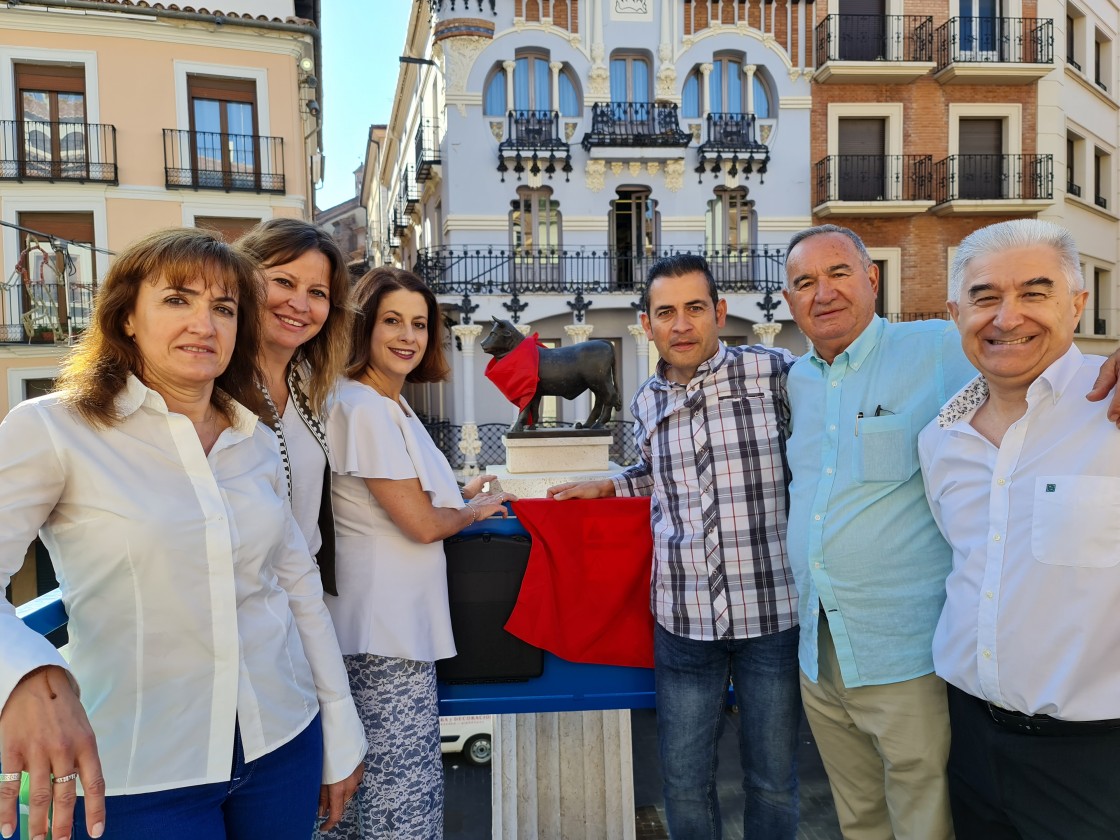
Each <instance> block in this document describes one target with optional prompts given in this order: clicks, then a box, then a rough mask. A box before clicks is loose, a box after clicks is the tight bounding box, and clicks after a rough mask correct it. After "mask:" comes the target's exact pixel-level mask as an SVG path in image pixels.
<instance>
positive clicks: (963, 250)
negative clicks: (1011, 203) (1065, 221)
mask: <svg viewBox="0 0 1120 840" xmlns="http://www.w3.org/2000/svg"><path fill="white" fill-rule="evenodd" d="M1033 245H1048V246H1050V247H1051V248H1053V249H1054V252H1055V253H1056V254H1057V256H1058V263H1059V265H1060V266H1061V268H1062V273H1063V274H1064V275H1065V277H1066V282H1067V283H1068V284H1069V290H1070V292H1078V291H1080V290H1081V289H1083V288H1085V278H1084V277H1083V276H1082V274H1081V255H1080V254H1079V253H1078V251H1077V243H1076V242H1074V240H1073V234H1071V233H1070V232H1069V231H1068V230H1066V229H1065V228H1063V227H1059V226H1058V225H1055V224H1052V223H1051V222H1044V221H1042V220H1041V219H1014V220H1013V221H1010V222H999V223H998V224H994V225H988V226H987V227H982V228H980V230H976V231H973V232H972V233H970V234H969V235H968V236H966V237H965V238H964V239H963V240H962V241H961V244H960V247H958V248H957V253H956V255H955V256H954V257H953V265H952V267H951V268H950V269H949V300H954V301H959V300H960V297H961V290H962V289H963V288H964V275H965V271H967V270H968V264H969V263H970V262H972V261H973V260H974V259H976V258H978V257H986V256H989V255H991V254H995V253H999V252H1000V251H1008V250H1010V249H1012V248H1029V247H1031V246H1033Z"/></svg>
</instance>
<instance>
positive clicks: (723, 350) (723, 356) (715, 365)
mask: <svg viewBox="0 0 1120 840" xmlns="http://www.w3.org/2000/svg"><path fill="white" fill-rule="evenodd" d="M726 361H727V345H726V344H724V343H723V342H722V341H721V342H720V343H719V346H718V347H717V348H716V352H715V355H714V356H712V357H711V358H710V359H708V360H707V361H705V362H701V363H700V364H699V366H697V368H696V373H694V374H692V381H696V380H697V379H702V378H704V377H705V376H707V375H708V374H710V373H714V372H715V371H717V370H719V369H720V368H721V367H723V363H724V362H726ZM668 370H669V365H668V364H666V362H665V360H664V359H659V360H658V362H657V378H656V379H654V381H653V382H652V383H651V385H652V387H654V388H658V389H660V390H662V391H668V390H669V389H670V388H673V387H678V388H683V387H685V386H684V385H681V384H680V383H677V382H671V381H670V380H669V379H668V378H667V377H666V376H665V374H666V373H667V372H668Z"/></svg>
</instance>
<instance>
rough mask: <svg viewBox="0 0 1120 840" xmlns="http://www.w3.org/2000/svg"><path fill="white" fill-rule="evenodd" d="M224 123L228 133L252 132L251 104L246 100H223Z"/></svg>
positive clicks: (248, 133) (249, 133) (247, 133)
mask: <svg viewBox="0 0 1120 840" xmlns="http://www.w3.org/2000/svg"><path fill="white" fill-rule="evenodd" d="M222 104H224V105H225V106H226V125H227V127H228V131H229V133H230V134H246V135H251V134H252V133H253V106H252V105H251V104H250V103H248V102H224V103H222Z"/></svg>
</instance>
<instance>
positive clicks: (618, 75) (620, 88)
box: [611, 58, 629, 102]
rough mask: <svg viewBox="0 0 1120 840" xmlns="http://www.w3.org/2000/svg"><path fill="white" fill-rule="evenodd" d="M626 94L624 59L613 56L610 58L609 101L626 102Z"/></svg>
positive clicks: (627, 98)
mask: <svg viewBox="0 0 1120 840" xmlns="http://www.w3.org/2000/svg"><path fill="white" fill-rule="evenodd" d="M628 100H629V97H628V96H627V95H626V61H625V59H621V58H615V59H612V60H611V102H627V101H628Z"/></svg>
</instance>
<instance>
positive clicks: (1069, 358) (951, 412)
mask: <svg viewBox="0 0 1120 840" xmlns="http://www.w3.org/2000/svg"><path fill="white" fill-rule="evenodd" d="M1083 361H1084V357H1083V356H1082V354H1081V351H1080V350H1078V349H1077V346H1076V345H1073V344H1071V345H1070V347H1069V349H1068V350H1066V352H1065V353H1063V354H1062V355H1061V357H1060V358H1059V359H1057V361H1055V362H1054V363H1053V364H1051V365H1050V366H1049V367H1048V368H1046V370H1044V371H1043V372H1042V373H1041V374H1039V376H1038V378H1037V379H1035V381H1034V382H1032V383H1031V384H1030V387H1029V388H1027V405H1031V406H1033V405H1036V404H1037V403H1038V402H1040V401H1041V400H1042V399H1044V398H1046V397H1049V398H1050V402H1051V403H1056V402H1057V401H1058V400H1059V399H1061V396H1062V394H1063V393H1064V392H1065V390H1066V387H1067V386H1068V385H1069V383H1070V381H1071V380H1072V379H1073V377H1074V375H1076V373H1077V371H1078V370H1080V368H1081V363H1082V362H1083ZM988 393H989V391H988V381H987V380H986V379H985V378H984V375H983V374H979V375H978V376H977V377H976V378H975V379H973V380H972V381H971V382H969V383H968V384H967V385H965V386H964V388H962V389H961V390H960V391H959V392H958V393H957V394H956V396H954V397H953V398H952V399H951V400H949V402H947V403H945V406H944V407H943V408H942V409H941V411H940V412H938V414H937V425H938V427H939V428H942V429H947V428H949V426H952V425H953V424H954V423H958V422H960V421H961V420H964V419H966V418H968V417H971V416H972V414H973V413H974V412H975V411H976V409H978V408H979V407H980V406H981V405H983V404H984V401H985V400H986V399H987V398H988Z"/></svg>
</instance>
